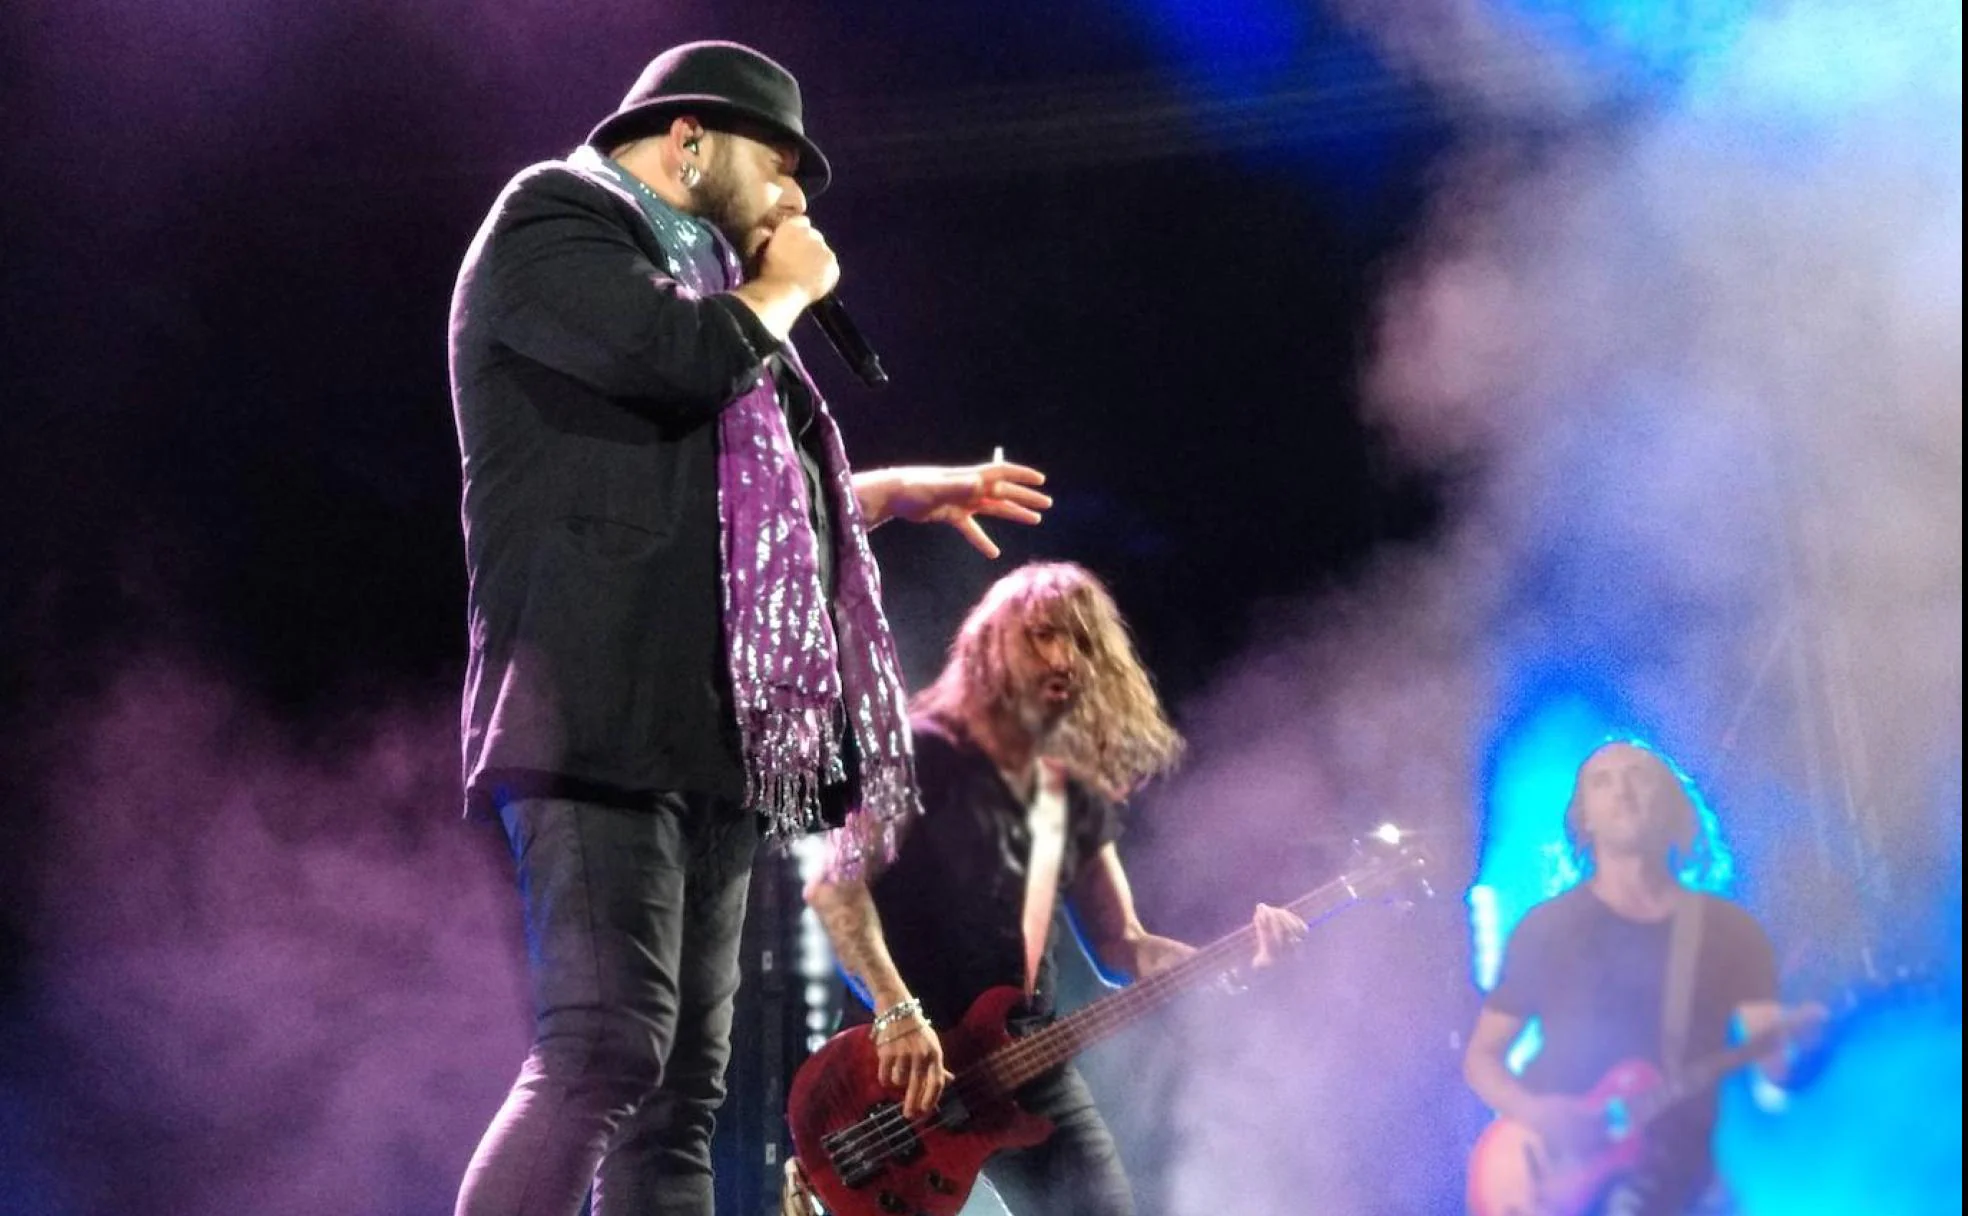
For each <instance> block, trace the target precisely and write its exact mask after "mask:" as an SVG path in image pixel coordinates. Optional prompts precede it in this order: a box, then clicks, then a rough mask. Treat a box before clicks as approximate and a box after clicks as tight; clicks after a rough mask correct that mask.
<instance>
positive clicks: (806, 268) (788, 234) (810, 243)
mask: <svg viewBox="0 0 1968 1216" xmlns="http://www.w3.org/2000/svg"><path fill="white" fill-rule="evenodd" d="M840 274H841V272H840V260H839V259H838V258H836V257H835V256H834V251H833V250H831V249H829V248H827V238H826V237H824V236H821V235H820V230H819V229H818V228H815V227H814V226H813V221H812V220H809V219H807V218H806V217H805V216H803V215H795V216H792V217H790V218H788V219H786V220H784V221H782V222H781V223H780V224H779V226H778V227H777V228H774V229H773V230H772V239H771V240H769V241H767V242H766V243H765V247H764V248H763V249H761V250H759V267H758V277H759V279H762V280H765V281H768V282H780V283H786V284H789V285H791V286H794V287H797V288H798V289H799V290H801V291H803V292H805V293H806V296H807V298H808V299H809V300H819V299H823V298H824V297H825V296H826V295H827V294H828V293H829V292H831V291H833V289H834V286H835V284H837V283H839V282H840Z"/></svg>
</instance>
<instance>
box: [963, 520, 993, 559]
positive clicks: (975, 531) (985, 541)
mask: <svg viewBox="0 0 1968 1216" xmlns="http://www.w3.org/2000/svg"><path fill="white" fill-rule="evenodd" d="M952 524H953V526H954V527H955V528H956V530H957V531H959V532H961V533H963V538H964V539H965V540H967V541H969V542H970V545H971V548H973V549H976V550H977V551H978V552H979V553H982V554H983V555H984V556H985V557H993V558H994V557H996V556H997V555H998V553H999V549H998V547H997V545H995V544H994V543H992V541H991V538H990V537H989V536H986V535H985V534H984V529H983V528H982V527H981V526H979V524H978V522H977V520H976V518H975V517H973V516H970V515H959V516H958V517H957V518H956V519H955V520H953V521H952Z"/></svg>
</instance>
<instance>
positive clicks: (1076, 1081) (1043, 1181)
mask: <svg viewBox="0 0 1968 1216" xmlns="http://www.w3.org/2000/svg"><path fill="white" fill-rule="evenodd" d="M1018 1105H1020V1106H1022V1107H1024V1108H1025V1109H1026V1110H1028V1111H1030V1112H1031V1113H1033V1114H1035V1115H1043V1116H1045V1117H1046V1118H1048V1119H1050V1120H1052V1122H1053V1133H1052V1135H1051V1136H1049V1137H1047V1139H1046V1141H1045V1143H1044V1144H1039V1145H1034V1146H1033V1147H1031V1148H1025V1149H1017V1150H1014V1151H1011V1152H1005V1153H999V1154H998V1155H997V1156H995V1157H992V1158H991V1159H990V1160H989V1161H988V1162H986V1163H985V1165H984V1176H985V1177H986V1178H989V1179H990V1180H991V1185H992V1186H994V1187H996V1188H997V1189H998V1194H999V1195H1000V1196H1001V1197H1003V1199H1004V1203H1005V1207H1007V1208H1009V1209H1010V1210H1011V1213H1012V1216H1134V1191H1133V1190H1132V1189H1131V1188H1130V1187H1129V1186H1128V1179H1127V1172H1126V1171H1125V1170H1123V1169H1122V1168H1121V1154H1120V1151H1119V1150H1118V1149H1117V1148H1116V1147H1115V1146H1114V1136H1113V1133H1111V1132H1109V1131H1108V1130H1107V1121H1106V1120H1105V1119H1102V1118H1101V1117H1100V1111H1099V1110H1098V1109H1096V1108H1095V1107H1094V1105H1093V1095H1092V1094H1091V1093H1089V1092H1088V1091H1087V1087H1086V1082H1085V1081H1084V1080H1082V1079H1081V1078H1080V1074H1079V1071H1078V1070H1077V1069H1075V1068H1074V1067H1073V1066H1072V1065H1070V1064H1068V1065H1066V1066H1065V1067H1064V1068H1061V1069H1059V1070H1058V1071H1057V1072H1052V1073H1048V1074H1046V1075H1045V1076H1042V1077H1040V1078H1038V1079H1037V1080H1035V1081H1033V1082H1032V1083H1031V1084H1029V1085H1027V1086H1026V1087H1025V1088H1023V1089H1021V1090H1019V1091H1018Z"/></svg>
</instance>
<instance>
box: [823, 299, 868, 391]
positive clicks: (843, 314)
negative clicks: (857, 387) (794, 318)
mask: <svg viewBox="0 0 1968 1216" xmlns="http://www.w3.org/2000/svg"><path fill="white" fill-rule="evenodd" d="M806 311H807V315H808V316H810V317H812V318H813V323H814V324H815V325H818V326H819V327H820V332H821V333H823V334H826V335H827V341H828V342H831V343H832V344H833V347H834V353H836V354H838V355H839V356H840V357H841V361H842V362H843V363H845V364H847V366H848V367H849V368H850V369H851V370H852V371H853V372H854V374H855V375H857V376H859V377H861V383H863V384H866V385H868V386H869V387H871V388H879V387H880V386H882V385H884V384H887V383H888V373H887V372H885V371H883V370H882V365H881V359H880V357H879V356H877V355H876V354H875V348H874V347H872V346H869V345H868V340H867V339H866V338H864V337H862V336H861V330H860V328H859V327H858V326H856V325H855V324H854V318H853V317H850V316H848V315H847V309H846V308H844V307H842V305H841V302H840V293H838V292H836V293H834V294H833V295H829V296H823V297H821V298H820V299H818V300H815V301H814V302H813V304H812V306H811V307H809V308H808V309H807V310H806Z"/></svg>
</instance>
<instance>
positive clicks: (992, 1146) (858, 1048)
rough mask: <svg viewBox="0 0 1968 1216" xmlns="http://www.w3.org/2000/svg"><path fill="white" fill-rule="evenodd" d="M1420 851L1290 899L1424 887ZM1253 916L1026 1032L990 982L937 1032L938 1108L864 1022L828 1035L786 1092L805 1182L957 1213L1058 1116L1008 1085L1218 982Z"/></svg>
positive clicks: (1325, 911)
mask: <svg viewBox="0 0 1968 1216" xmlns="http://www.w3.org/2000/svg"><path fill="white" fill-rule="evenodd" d="M1424 869H1425V862H1424V861H1423V858H1422V856H1421V855H1420V854H1418V853H1414V852H1409V851H1405V850H1398V849H1397V850H1393V851H1390V852H1388V853H1386V854H1384V855H1382V856H1378V857H1373V858H1369V859H1365V860H1363V862H1362V864H1361V865H1360V866H1359V867H1358V868H1357V869H1355V870H1353V871H1351V872H1349V873H1347V874H1346V875H1344V876H1343V877H1341V878H1338V879H1335V880H1334V881H1333V882H1330V883H1328V884H1326V885H1325V886H1323V887H1320V888H1319V889H1318V890H1316V891H1313V892H1311V893H1310V894H1308V895H1306V896H1304V897H1303V898H1300V899H1298V900H1296V901H1294V902H1293V903H1291V904H1290V905H1288V907H1289V908H1290V909H1291V911H1292V912H1294V913H1296V914H1297V915H1298V916H1299V917H1301V918H1302V919H1304V920H1305V921H1306V922H1307V923H1312V922H1315V921H1318V920H1321V919H1324V918H1325V917H1328V916H1331V915H1333V914H1334V913H1336V912H1338V911H1340V910H1341V909H1344V908H1346V907H1348V906H1350V905H1352V904H1355V903H1358V902H1361V901H1364V900H1367V899H1370V898H1381V897H1384V896H1397V895H1399V894H1400V893H1401V892H1402V891H1404V890H1413V891H1415V892H1416V893H1417V894H1425V893H1427V885H1426V883H1425V881H1423V875H1422V871H1423V870H1424ZM1256 945H1257V939H1256V933H1255V931H1254V930H1253V929H1252V928H1251V927H1250V926H1248V925H1246V926H1244V927H1243V928H1242V929H1239V930H1238V931H1237V932H1235V933H1232V934H1230V935H1229V936H1228V937H1224V938H1222V939H1220V940H1218V941H1215V942H1212V943H1210V944H1209V945H1207V946H1204V947H1202V948H1201V949H1199V950H1197V951H1196V953H1194V954H1193V955H1191V956H1189V957H1188V958H1186V959H1184V960H1183V961H1182V962H1181V963H1178V964H1177V965H1175V966H1173V967H1171V968H1169V969H1168V970H1166V971H1162V972H1160V973H1158V974H1156V975H1153V976H1150V977H1148V978H1147V979H1145V980H1142V981H1141V982H1139V983H1137V984H1133V985H1131V986H1129V987H1127V988H1123V989H1121V990H1120V991H1118V992H1113V993H1110V994H1108V995H1107V996H1104V997H1102V998H1101V999H1099V1000H1097V1001H1094V1002H1093V1003H1092V1004H1090V1005H1087V1006H1086V1007H1085V1008H1083V1009H1080V1010H1078V1011H1077V1012H1075V1013H1073V1014H1070V1015H1068V1016H1067V1017H1064V1018H1061V1019H1059V1020H1058V1021H1056V1022H1054V1023H1052V1024H1051V1025H1050V1026H1047V1027H1045V1028H1044V1029H1043V1030H1039V1031H1036V1032H1034V1033H1032V1034H1030V1035H1027V1036H1025V1037H1024V1038H1020V1039H1014V1038H1012V1037H1011V1034H1010V1032H1009V1031H1008V1030H1007V1029H1006V1028H1005V1019H1006V1016H1007V1015H1008V1014H1009V1013H1010V1012H1011V1011H1012V1009H1013V1008H1014V1007H1016V1006H1017V1005H1018V1003H1019V1001H1020V1000H1021V999H1022V998H1023V995H1024V994H1023V993H1021V992H1020V991H1019V990H1018V989H1016V988H993V989H991V990H990V991H988V992H986V993H984V995H982V996H980V997H978V998H977V1000H976V1002H975V1003H974V1004H972V1005H971V1007H970V1011H969V1012H968V1013H967V1014H965V1015H964V1019H963V1022H962V1023H961V1024H959V1025H956V1026H951V1027H948V1028H945V1029H941V1030H939V1032H938V1033H939V1035H940V1036H941V1038H942V1042H943V1060H944V1065H945V1066H946V1067H947V1068H948V1069H949V1070H950V1071H951V1072H952V1073H953V1074H954V1076H955V1079H954V1080H952V1081H951V1082H950V1083H949V1084H948V1085H947V1086H945V1088H944V1091H943V1097H942V1099H941V1101H940V1102H939V1104H938V1107H937V1109H936V1110H935V1111H934V1112H932V1113H931V1114H929V1115H927V1116H924V1117H922V1118H920V1119H917V1120H914V1121H910V1120H908V1119H905V1118H903V1116H902V1105H901V1102H900V1101H899V1100H898V1099H897V1097H896V1095H895V1094H894V1092H893V1091H891V1090H889V1089H886V1088H885V1087H883V1085H882V1084H881V1082H880V1080H879V1079H878V1074H877V1071H876V1066H877V1065H876V1055H875V1045H874V1041H873V1039H872V1037H871V1036H870V1035H869V1034H868V1032H867V1029H866V1028H865V1027H856V1028H855V1029H852V1030H847V1031H843V1032H841V1033H840V1034H837V1035H835V1036H834V1037H833V1038H832V1039H830V1040H829V1041H828V1042H827V1044H826V1045H825V1046H824V1047H822V1048H821V1049H820V1050H819V1051H817V1052H815V1053H814V1054H813V1055H812V1056H811V1057H810V1058H808V1060H807V1061H806V1063H805V1064H804V1065H802V1066H801V1067H800V1070H799V1072H798V1074H797V1075H795V1076H794V1078H793V1085H792V1090H791V1092H790V1094H789V1095H788V1100H787V1114H786V1118H787V1122H788V1124H789V1125H790V1126H791V1129H792V1133H793V1146H794V1152H795V1154H796V1155H797V1157H798V1159H799V1163H800V1166H801V1168H802V1169H803V1170H804V1171H805V1173H806V1178H807V1184H808V1185H809V1186H810V1187H811V1189H812V1190H813V1191H814V1192H816V1193H817V1194H818V1195H819V1197H820V1198H821V1200H823V1201H824V1202H825V1203H826V1205H827V1209H828V1210H829V1211H831V1212H833V1213H834V1214H835V1216H955V1213H956V1212H957V1211H958V1209H960V1208H962V1207H963V1205H964V1200H965V1198H966V1197H967V1196H969V1194H970V1191H971V1188H972V1187H973V1186H974V1185H975V1184H976V1182H977V1175H978V1173H979V1172H980V1171H981V1170H982V1169H983V1168H984V1162H985V1160H986V1159H987V1158H989V1157H990V1156H991V1154H993V1153H995V1152H998V1151H1000V1150H1002V1149H1013V1148H1024V1147H1027V1146H1030V1145H1034V1144H1038V1143H1040V1142H1041V1141H1043V1140H1044V1139H1045V1138H1046V1137H1047V1136H1048V1135H1050V1134H1051V1133H1052V1124H1051V1123H1050V1122H1049V1121H1048V1120H1045V1119H1042V1118H1039V1117H1038V1116H1036V1115H1032V1114H1030V1113H1028V1112H1026V1111H1024V1110H1021V1109H1020V1108H1019V1106H1018V1105H1017V1103H1016V1102H1015V1101H1014V1100H1013V1099H1012V1097H1011V1095H1012V1094H1013V1093H1014V1092H1015V1091H1016V1090H1017V1089H1018V1088H1019V1087H1020V1086H1022V1085H1024V1084H1025V1083H1026V1082H1028V1081H1031V1080H1032V1079H1034V1078H1035V1077H1038V1076H1040V1075H1042V1074H1044V1073H1046V1072H1047V1071H1049V1070H1051V1069H1053V1068H1057V1067H1058V1066H1059V1065H1061V1064H1063V1063H1065V1062H1066V1061H1067V1060H1069V1059H1071V1058H1072V1057H1073V1056H1074V1055H1076V1054H1078V1053H1079V1052H1081V1051H1082V1050H1084V1049H1086V1048H1088V1047H1090V1046H1092V1045H1093V1044H1095V1043H1098V1042H1100V1041H1101V1040H1102V1039H1105V1038H1107V1037H1108V1036H1110V1035H1112V1034H1114V1033H1115V1032H1116V1031H1119V1030H1121V1029H1123V1028H1124V1027H1126V1026H1128V1025H1131V1024H1132V1023H1133V1022H1134V1021H1135V1020H1136V1019H1138V1018H1140V1017H1142V1016H1143V1015H1144V1014H1147V1013H1150V1012H1153V1011H1155V1010H1157V1009H1160V1008H1161V1007H1162V1006H1163V1005H1165V1004H1167V1003H1168V1002H1169V1001H1170V1000H1172V999H1173V998H1175V997H1176V996H1179V995H1181V994H1182V993H1184V992H1186V991H1188V990H1189V989H1191V988H1196V987H1200V986H1203V985H1206V984H1209V983H1213V982H1216V981H1217V980H1220V979H1221V978H1222V977H1223V976H1224V975H1225V974H1226V973H1228V972H1230V971H1233V970H1235V969H1236V968H1238V967H1240V966H1243V965H1244V964H1246V963H1248V962H1249V961H1250V959H1251V956H1252V954H1253V953H1254V951H1255V950H1256Z"/></svg>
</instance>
